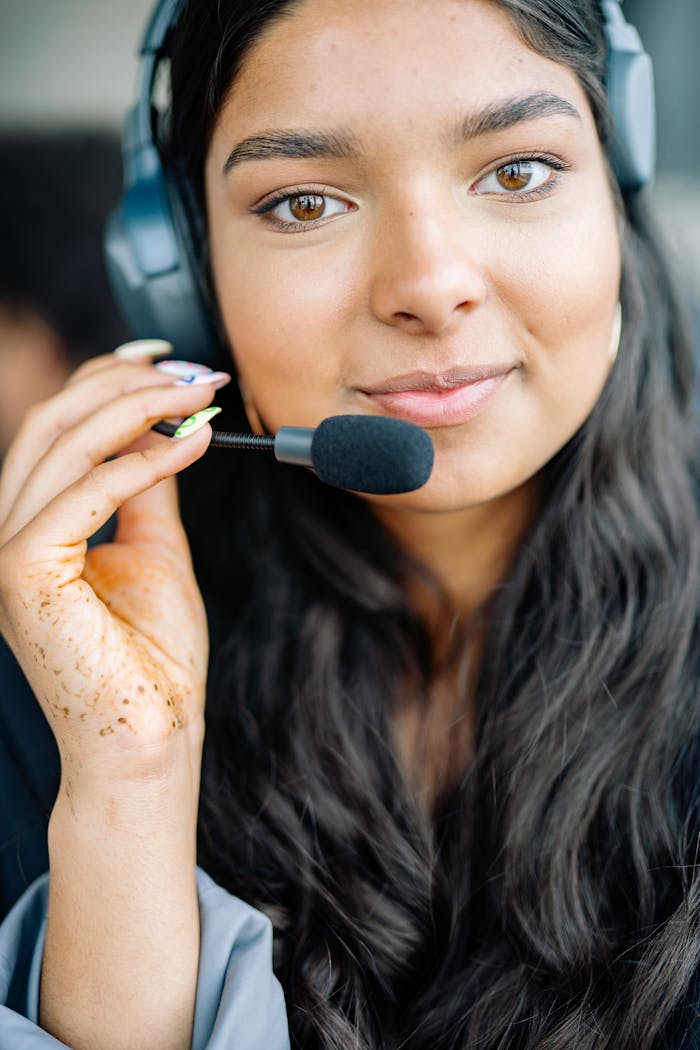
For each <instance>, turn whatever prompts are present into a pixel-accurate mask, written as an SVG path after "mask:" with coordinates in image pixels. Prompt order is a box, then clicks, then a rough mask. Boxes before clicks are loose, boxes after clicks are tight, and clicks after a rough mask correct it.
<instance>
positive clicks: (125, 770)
mask: <svg viewBox="0 0 700 1050" xmlns="http://www.w3.org/2000/svg"><path fill="white" fill-rule="evenodd" d="M532 92H538V93H541V92H547V93H549V94H552V95H557V96H559V97H560V98H562V99H564V100H566V101H567V102H568V103H570V104H571V105H573V106H574V107H575V108H576V110H577V111H578V114H579V118H572V117H571V116H564V115H562V114H561V113H560V114H558V115H551V114H550V115H549V116H548V117H547V118H546V119H539V120H536V121H529V122H528V123H526V124H519V125H518V126H517V127H514V128H510V129H509V130H507V131H504V130H501V131H499V132H490V133H489V134H488V135H481V136H479V137H478V138H476V139H472V140H471V141H469V142H462V143H461V144H458V143H456V142H455V128H456V127H458V126H460V125H461V124H462V122H463V121H464V117H465V113H474V112H475V111H479V110H482V109H483V108H484V107H488V106H492V105H493V104H494V103H500V102H502V101H503V100H504V99H511V98H512V97H513V96H514V95H517V96H521V95H523V94H530V93H532ZM300 128H301V129H302V130H304V131H305V132H318V131H319V130H321V131H334V130H335V131H338V130H339V129H341V130H342V131H343V132H345V133H347V134H349V135H351V136H352V137H353V139H354V140H355V142H356V145H357V150H356V153H355V154H354V155H353V156H352V157H347V156H346V157H343V158H336V159H331V158H324V159H320V158H318V157H317V158H306V159H298V158H297V159H290V158H280V157H277V158H275V159H269V158H268V159H265V160H256V161H254V162H253V161H246V162H245V163H241V164H239V165H236V166H235V167H234V168H233V169H232V170H231V171H230V172H229V173H228V174H225V173H224V171H223V169H224V165H225V162H226V159H227V157H228V156H229V153H230V151H231V150H232V149H233V148H234V147H235V146H237V145H238V144H239V143H240V142H241V141H242V139H244V138H246V137H248V136H251V135H260V134H262V133H263V132H265V133H269V132H270V131H276V132H279V131H280V130H285V129H286V130H289V129H300ZM533 152H535V153H537V154H541V153H543V152H544V153H546V154H547V155H548V156H549V157H551V158H554V160H555V162H556V163H560V164H563V165H565V166H566V168H567V170H566V171H560V172H558V173H557V175H556V179H555V178H554V177H553V176H552V171H551V170H550V169H549V168H548V167H547V166H544V167H542V166H540V167H538V168H537V172H538V174H539V175H541V176H542V178H543V182H546V183H547V187H548V189H547V192H545V193H543V194H540V195H539V196H537V197H536V198H532V199H527V200H517V199H515V196H513V195H512V194H511V195H508V194H504V193H502V192H500V191H499V190H498V188H496V187H497V186H498V185H500V184H498V183H496V184H494V177H495V176H494V173H495V171H496V169H498V168H499V166H503V165H504V164H505V163H506V162H508V161H510V160H512V159H513V158H514V156H517V155H521V154H522V153H526V154H532V153H533ZM538 163H540V162H538ZM550 177H551V181H550ZM300 187H304V188H305V189H306V191H307V193H309V192H311V191H312V190H313V192H314V193H316V194H319V193H323V194H326V195H327V196H328V197H331V198H333V201H332V203H329V204H328V206H329V208H330V212H329V213H328V215H327V216H326V217H324V218H322V220H321V221H320V222H319V223H318V224H317V225H316V226H314V227H313V228H312V229H311V230H306V231H304V232H293V233H292V232H289V231H288V230H283V229H281V228H280V226H279V225H275V223H274V222H273V221H271V218H270V216H271V214H272V213H268V217H267V218H265V217H263V216H262V215H260V214H257V213H256V212H255V211H254V209H255V208H256V207H258V206H259V205H260V204H261V202H264V201H265V200H266V199H269V197H270V195H271V194H273V193H275V192H276V191H280V190H287V191H290V190H291V191H292V192H296V193H298V192H299V188H300ZM206 188H207V198H208V210H209V221H210V227H211V247H212V260H213V268H214V276H215V282H216V287H217V290H218V294H219V296H220V299H221V304H222V310H223V316H224V321H225V325H226V328H227V331H228V334H229V337H230V340H231V343H232V346H233V347H234V349H235V360H236V363H237V366H238V369H239V371H240V376H241V379H242V382H243V384H244V386H245V388H246V390H247V392H248V395H249V397H250V398H251V401H252V404H253V405H254V407H255V408H256V409H257V411H258V412H259V414H260V417H261V418H262V419H263V420H264V423H265V425H266V426H267V427H268V428H269V429H274V428H276V427H278V426H279V425H281V424H297V425H305V426H308V425H313V424H315V423H318V422H319V421H320V420H321V419H322V418H323V417H325V416H327V415H331V414H334V413H338V412H368V411H369V412H373V411H378V409H377V406H376V403H375V402H372V401H371V399H369V398H368V397H367V395H366V394H365V393H363V389H365V388H366V387H367V386H369V385H373V384H376V383H379V382H380V381H382V380H384V379H386V378H387V377H392V376H396V375H400V374H403V373H407V372H412V371H414V370H418V369H422V370H424V371H428V372H441V371H443V370H445V369H449V368H452V367H454V366H456V365H469V366H473V365H489V364H493V363H494V362H497V363H499V364H502V365H505V366H506V367H507V369H508V371H509V375H508V379H507V380H506V381H505V382H504V383H503V384H502V385H501V386H500V388H499V390H498V392H497V393H496V394H495V395H494V396H493V397H492V398H491V399H490V401H489V402H488V403H487V404H486V405H485V406H484V407H483V409H482V411H481V412H480V413H479V414H478V415H476V416H474V417H473V418H472V419H470V420H469V421H468V422H466V423H462V424H459V425H449V426H436V427H435V428H434V429H433V430H432V437H433V440H434V443H435V448H436V467H435V472H434V476H433V478H432V479H431V481H430V482H429V484H427V485H426V486H425V487H424V488H423V489H422V490H420V491H419V492H418V493H415V494H408V495H405V496H399V497H391V498H376V499H374V500H373V506H374V507H375V510H376V512H377V513H378V514H380V515H381V516H382V518H383V519H384V520H385V522H386V523H387V525H388V526H389V527H390V528H391V529H392V530H393V531H394V532H395V534H396V536H397V537H398V538H399V540H400V541H401V542H403V543H405V544H406V546H407V547H409V548H411V549H412V550H414V551H415V552H416V553H418V555H419V556H422V557H424V559H425V561H426V563H427V564H428V565H429V566H430V567H431V568H432V569H433V570H434V572H435V573H436V574H437V575H438V576H439V577H440V578H441V579H442V581H443V582H444V584H445V586H446V587H447V588H448V590H449V592H450V593H451V594H452V596H453V599H454V602H455V605H456V606H458V607H459V608H460V609H461V610H464V611H469V610H470V609H473V608H475V607H476V606H477V605H478V604H479V603H480V602H482V601H483V600H484V598H485V597H486V596H487V595H488V593H489V590H490V588H491V587H493V586H494V585H495V584H496V583H497V582H498V580H499V579H500V577H501V575H502V573H503V570H504V567H505V565H506V563H507V561H508V558H509V557H510V556H511V554H512V551H513V548H514V546H515V544H516V543H517V542H518V539H519V538H520V536H521V535H522V531H523V529H524V528H525V527H526V525H527V523H528V521H529V520H530V518H531V516H532V514H533V513H534V512H535V510H536V505H537V474H538V471H539V470H540V468H541V467H542V466H543V464H545V463H546V462H547V461H548V460H549V459H550V457H551V456H553V455H554V453H555V452H556V451H557V450H558V449H560V448H561V447H562V445H563V444H564V443H565V442H566V441H567V440H568V439H569V438H570V437H571V435H572V434H573V433H574V432H575V431H576V430H577V428H578V427H579V426H580V425H581V423H582V422H583V421H584V420H585V418H586V417H587V415H588V414H589V413H590V411H591V409H592V407H593V405H594V404H595V402H596V399H597V398H598V396H599V394H600V391H601V390H602V387H603V385H604V383H605V380H606V377H607V374H608V371H609V361H610V342H611V331H612V330H613V325H614V318H615V307H616V303H617V298H618V284H619V271H620V259H619V246H618V239H617V230H616V219H615V212H614V207H613V200H612V194H611V191H610V187H609V184H608V181H607V175H606V169H605V164H604V161H603V157H602V154H601V149H600V145H599V143H598V140H597V137H596V132H595V128H594V124H593V120H592V117H591V113H590V111H589V109H588V106H587V103H586V100H585V97H584V95H583V92H582V90H581V88H580V87H579V85H578V84H577V82H576V80H575V78H574V77H573V76H572V74H571V73H569V72H568V71H567V70H566V69H565V68H563V67H561V66H558V65H556V64H553V63H551V62H549V61H547V60H546V59H544V58H542V57H541V56H538V55H536V54H534V53H532V52H531V51H529V50H528V49H527V48H526V47H525V45H524V44H523V43H522V41H521V40H520V38H519V37H518V36H517V35H516V33H515V32H514V30H513V27H512V26H511V24H510V22H509V21H508V19H507V18H506V17H505V15H504V14H503V13H502V12H501V11H500V10H499V9H498V8H497V7H495V6H494V5H491V4H489V3H484V2H482V0H412V2H411V3H410V4H408V3H404V2H399V0H371V2H370V0H353V3H352V5H348V4H347V3H345V2H340V0H306V2H303V3H300V4H297V5H295V6H294V7H293V8H292V9H291V13H290V14H289V15H288V16H287V17H286V18H285V19H284V20H283V21H281V22H279V23H276V24H275V25H273V26H271V27H270V28H269V29H268V31H267V32H266V33H265V34H264V35H263V37H262V38H261V40H260V41H259V43H258V44H257V45H256V46H255V47H254V48H253V49H252V51H251V52H250V54H249V56H248V58H247V61H246V62H245V64H244V67H243V69H242V72H241V75H240V77H239V79H238V80H237V82H236V84H235V85H234V86H233V89H232V91H231V92H230V96H229V98H228V101H227V103H226V105H225V107H224V109H223V112H222V114H221V119H220V121H219V123H218V126H217V127H216V130H215V134H214V137H213V141H212V144H211V149H210V153H209V155H208V158H207V165H206ZM276 214H277V216H278V218H279V216H280V214H282V213H281V211H280V210H279V209H278V210H277V212H276ZM212 399H213V391H209V390H207V389H206V388H202V387H189V388H179V389H178V388H175V387H174V386H172V384H171V385H168V384H167V382H166V381H165V377H163V376H162V375H161V374H158V373H157V372H156V370H155V369H154V368H153V367H152V366H151V365H150V364H138V363H127V362H118V361H117V362H115V360H114V359H100V360H98V361H96V362H93V363H91V364H90V365H88V366H85V367H84V368H83V369H81V370H80V371H79V373H78V374H77V376H76V377H75V378H74V379H73V380H71V382H70V384H69V385H68V386H67V387H66V388H65V389H64V390H63V391H62V393H61V394H59V395H57V396H56V397H54V398H51V399H49V400H48V401H46V402H45V403H43V404H40V405H38V406H36V407H35V408H33V409H32V410H31V413H30V415H29V417H28V419H27V421H26V423H25V425H24V426H23V427H22V428H21V430H20V434H19V435H18V437H17V439H16V441H15V442H14V444H13V446H12V448H11V449H10V452H9V453H8V456H7V460H6V463H5V467H4V471H3V475H2V483H1V484H0V626H1V627H2V630H3V633H4V635H5V636H6V637H7V638H8V640H9V642H10V644H11V645H12V647H13V649H14V651H15V653H16V654H17V656H18V659H19V660H20V663H21V664H22V666H23V667H24V669H25V671H26V672H27V674H28V677H29V680H30V683H31V685H32V687H33V688H34V690H35V692H36V694H37V697H38V698H39V700H40V702H41V704H42V706H43V708H44V711H45V712H46V715H47V718H48V720H49V723H50V724H51V726H52V728H53V730H54V732H55V734H56V738H57V741H58V745H59V749H60V752H61V757H62V765H63V779H62V784H61V791H60V793H59V798H58V801H57V804H56V808H55V810H54V812H53V815H52V818H51V829H50V853H51V866H52V880H51V900H50V909H49V925H48V935H47V944H46V955H45V962H44V969H43V974H42V986H41V995H42V1007H41V1010H42V1013H41V1016H42V1023H43V1024H44V1025H45V1026H46V1027H47V1028H48V1029H49V1030H50V1031H52V1032H53V1033H54V1034H56V1035H57V1036H58V1037H59V1038H61V1039H63V1040H64V1041H65V1042H66V1043H68V1044H69V1045H71V1046H74V1047H76V1048H77V1050H92V1048H93V1047H94V1048H98V1047H99V1050H121V1048H122V1047H124V1048H126V1047H128V1048H129V1050H140V1048H141V1047H143V1048H146V1047H148V1050H161V1048H162V1050H166V1048H167V1050H177V1048H179V1047H182V1048H185V1047H187V1046H189V1045H190V1037H191V1025H192V1016H193V1009H194V996H195V986H196V972H197V951H198V914H197V904H196V893H195V881H194V835H195V824H196V800H197V793H198V770H199V760H200V753H201V738H202V711H203V698H204V675H205V666H206V655H207V639H206V627H205V622H204V615H203V610H202V605H201V599H200V596H199V594H198V593H197V590H196V585H195V583H194V579H193V576H192V571H191V566H190V561H189V552H188V549H187V543H186V540H185V537H184V534H183V532H182V528H181V525H180V522H179V518H178V513H177V504H176V497H175V489H174V482H173V475H175V474H176V473H177V472H178V471H180V470H182V469H184V468H185V467H186V466H187V465H189V464H190V463H192V462H194V460H195V459H197V458H198V457H199V456H201V455H202V454H203V453H204V451H205V450H206V447H207V444H208V440H209V428H208V427H205V428H204V429H203V430H201V431H199V432H198V433H196V434H193V435H192V436H190V437H188V438H186V439H184V440H182V441H180V442H175V441H168V440H167V439H165V438H160V437H156V436H154V435H151V434H150V433H149V428H150V427H151V425H152V424H153V422H154V421H155V420H157V419H161V418H166V417H179V416H188V415H190V414H191V413H193V412H195V411H197V410H200V409H203V408H204V407H206V406H207V405H209V404H210V403H211V401H212ZM115 456H116V457H117V458H113V457H115ZM117 508H119V532H118V535H117V538H116V542H115V543H114V544H112V545H110V546H108V547H102V548H97V549H95V550H92V551H91V552H89V553H86V539H87V537H88V536H90V535H91V534H92V533H93V532H94V531H95V529H96V528H97V527H98V526H99V525H100V524H101V523H102V522H103V521H105V520H106V519H107V518H108V517H109V516H110V514H111V513H112V512H113V511H114V510H115V509H117ZM444 684H445V683H443V686H444ZM156 686H157V688H156ZM442 692H443V694H444V695H446V696H447V697H448V700H447V701H446V702H444V703H443V701H442V700H439V701H437V700H436V704H435V709H434V712H433V715H431V717H434V721H435V726H436V728H435V729H434V732H435V734H436V737H439V735H440V733H441V732H442V733H443V734H444V731H445V727H446V726H449V725H450V718H451V713H450V708H449V697H450V690H449V689H443V690H442ZM438 693H439V691H438ZM438 693H436V696H437V695H438ZM125 700H128V701H129V703H128V704H125V703H124V701H125ZM125 712H128V714H127V713H125ZM122 719H123V720H124V721H122ZM414 735H415V734H414ZM403 740H404V743H405V744H406V748H407V751H408V752H410V751H411V748H412V746H414V745H412V743H411V732H410V730H409V731H407V732H406V733H404V735H403ZM95 887H99V893H96V892H95ZM135 974H137V975H138V980H137V981H135V980H134V975H135Z"/></svg>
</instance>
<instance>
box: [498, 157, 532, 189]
mask: <svg viewBox="0 0 700 1050" xmlns="http://www.w3.org/2000/svg"><path fill="white" fill-rule="evenodd" d="M531 178H532V172H531V171H530V169H529V166H528V165H527V164H523V163H521V162H519V163H516V164H504V165H503V167H502V168H499V169H498V181H499V182H500V184H501V186H503V188H504V189H506V190H524V189H525V187H526V186H527V184H528V183H529V181H530V179H531Z"/></svg>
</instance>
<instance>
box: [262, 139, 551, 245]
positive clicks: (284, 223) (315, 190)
mask: <svg viewBox="0 0 700 1050" xmlns="http://www.w3.org/2000/svg"><path fill="white" fill-rule="evenodd" d="M522 163H535V164H544V165H546V166H547V167H548V168H551V169H552V171H554V172H555V173H559V172H566V171H570V170H571V167H570V165H569V164H565V163H564V162H563V161H561V160H559V159H558V158H556V157H552V156H550V155H548V154H544V153H537V154H535V153H522V154H518V155H514V156H512V157H508V158H507V160H502V161H499V163H498V164H497V165H496V166H495V167H493V168H491V169H490V170H489V171H487V172H486V173H485V174H484V175H482V176H481V177H480V178H479V179H478V180H477V182H476V183H475V185H478V184H479V183H480V182H483V181H484V180H485V179H487V178H488V177H489V176H490V175H494V174H495V173H496V172H498V171H500V170H501V169H502V168H505V167H507V166H508V165H509V164H522ZM558 182H559V179H558V177H557V174H555V175H554V176H553V177H552V178H551V179H548V180H547V182H545V183H543V185H542V186H538V187H537V188H536V189H534V190H522V191H520V192H518V191H513V192H512V193H509V192H508V191H506V190H504V191H503V193H494V194H492V196H495V197H503V198H505V199H507V200H509V202H512V203H527V202H528V201H534V200H540V199H542V198H543V197H547V196H549V194H550V193H551V191H552V190H553V189H554V188H555V186H556V185H557V183H558ZM307 195H308V196H317V197H331V195H330V194H328V193H327V192H325V190H324V188H323V187H320V186H294V187H291V188H290V189H286V190H284V191H281V192H279V193H277V194H274V195H273V196H272V197H269V198H268V199H267V200H264V201H263V202H262V203H261V204H257V205H256V206H255V207H254V208H251V212H252V214H253V215H260V216H261V217H262V218H263V219H265V221H266V222H268V223H269V224H270V225H272V226H274V227H275V228H276V229H278V230H280V231H282V232H284V233H305V232H306V231H308V230H314V229H317V227H318V226H321V225H323V223H324V222H327V221H328V219H329V218H332V216H328V217H326V216H321V217H320V218H319V219H312V220H310V221H308V222H290V221H288V220H285V219H278V218H277V217H275V216H272V215H271V212H273V211H274V209H275V208H276V207H277V206H278V205H279V204H284V203H285V201H291V200H294V199H295V197H303V196H307ZM475 196H476V194H475ZM332 199H333V200H338V201H342V198H339V197H333V198H332ZM343 203H346V204H348V205H349V203H350V202H348V201H345V202H343Z"/></svg>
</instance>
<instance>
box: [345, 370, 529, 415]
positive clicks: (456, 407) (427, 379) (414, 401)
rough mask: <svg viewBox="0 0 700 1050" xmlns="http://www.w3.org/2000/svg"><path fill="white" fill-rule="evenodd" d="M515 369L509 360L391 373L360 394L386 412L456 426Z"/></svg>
mask: <svg viewBox="0 0 700 1050" xmlns="http://www.w3.org/2000/svg"><path fill="white" fill-rule="evenodd" d="M514 372H515V367H514V366H513V365H512V364H511V363H508V364H492V365H471V366H461V365H458V366H456V367H454V368H450V369H448V370H447V371H445V372H437V373H436V372H424V371H420V372H409V373H407V374H405V375H400V376H392V377H391V378H390V379H386V380H383V381H381V382H380V383H377V384H376V385H373V386H368V387H364V388H363V389H362V393H363V394H364V395H365V396H366V397H367V398H368V399H369V401H370V402H371V403H372V405H374V406H375V407H376V408H378V409H379V410H380V411H382V412H384V413H386V414H387V415H391V416H397V417H398V418H400V419H405V420H407V421H408V422H410V423H417V424H418V425H419V426H423V427H428V428H430V427H446V426H455V425H458V424H459V423H466V422H467V420H469V419H471V418H473V417H474V416H475V415H477V414H478V413H479V412H480V411H481V410H482V409H483V408H484V407H485V406H486V404H487V402H488V401H489V400H490V399H491V398H492V397H493V395H494V394H496V392H497V391H498V390H499V389H500V388H501V387H502V386H503V384H504V383H505V382H506V381H507V380H509V379H510V377H511V376H512V375H513V373H514Z"/></svg>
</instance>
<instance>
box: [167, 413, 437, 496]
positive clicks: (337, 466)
mask: <svg viewBox="0 0 700 1050" xmlns="http://www.w3.org/2000/svg"><path fill="white" fill-rule="evenodd" d="M153 429H154V430H157V431H158V432H159V433H161V434H167V435H169V436H171V435H172V434H173V433H174V432H175V430H176V429H177V427H176V426H175V425H173V424H169V423H158V424H156V426H155V427H154V428H153ZM211 444H212V445H213V446H214V447H215V448H240V449H249V450H251V449H252V450H259V451H269V452H274V454H275V458H276V459H278V460H279V461H280V462H281V463H293V464H295V465H297V466H300V467H311V469H312V470H314V471H315V473H316V476H317V477H318V478H319V479H320V480H321V481H323V482H325V483H326V485H333V486H334V487H335V488H339V489H351V490H352V491H353V492H367V493H372V494H374V495H382V496H389V495H395V494H396V493H399V492H413V491H414V490H415V489H419V488H420V487H421V486H422V485H425V483H426V481H427V480H428V478H429V477H430V474H431V471H432V469H433V458H434V451H433V443H432V441H431V440H430V437H429V435H428V434H427V433H426V431H425V430H423V428H422V427H418V426H416V425H415V423H407V422H406V421H405V420H404V419H394V418H390V417H387V416H360V415H351V416H329V417H328V418H327V419H324V420H322V422H321V423H320V424H319V425H318V426H317V427H315V428H314V427H280V429H279V430H278V431H277V433H276V434H275V435H274V436H272V435H267V434H263V435H258V434H232V433H227V432H226V431H222V430H215V431H214V432H213V437H212V441H211Z"/></svg>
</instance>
